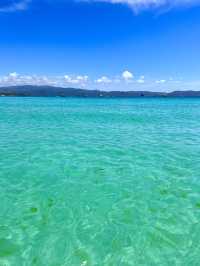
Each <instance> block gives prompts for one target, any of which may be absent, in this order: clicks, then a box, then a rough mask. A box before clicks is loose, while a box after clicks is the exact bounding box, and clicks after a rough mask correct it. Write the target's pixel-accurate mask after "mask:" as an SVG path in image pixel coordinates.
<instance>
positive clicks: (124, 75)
mask: <svg viewBox="0 0 200 266" xmlns="http://www.w3.org/2000/svg"><path fill="white" fill-rule="evenodd" d="M122 78H123V79H124V80H126V81H130V80H132V79H133V78H134V76H133V74H132V73H131V72H130V71H128V70H125V71H124V72H123V73H122Z"/></svg>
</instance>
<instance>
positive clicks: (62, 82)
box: [0, 72, 88, 87]
mask: <svg viewBox="0 0 200 266" xmlns="http://www.w3.org/2000/svg"><path fill="white" fill-rule="evenodd" d="M87 82H88V76H86V75H85V76H81V75H78V76H69V75H65V76H54V77H48V76H40V75H21V74H18V73H17V72H11V73H9V74H7V75H5V76H3V77H0V86H16V85H37V86H39V85H47V86H64V87H66V86H70V85H72V84H76V85H77V86H80V87H82V86H85V84H86V83H87Z"/></svg>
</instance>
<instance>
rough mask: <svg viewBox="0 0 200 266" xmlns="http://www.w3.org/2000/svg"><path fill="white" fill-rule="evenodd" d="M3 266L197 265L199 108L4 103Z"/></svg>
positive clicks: (143, 102)
mask: <svg viewBox="0 0 200 266" xmlns="http://www.w3.org/2000/svg"><path fill="white" fill-rule="evenodd" d="M0 265H2V266H8V265H9V266H10V265H12V266H16V265H19V266H29V265H31V266H32V265H37V266H43V265H44V266H46V265H48V266H78V265H79V266H88V265H92V266H93V265H94V266H97V265H98V266H128V265H129V266H130V265H133V266H138V265H139V266H140V265H145V266H154V265H158V266H162V265H170V266H172V265H173V266H174V265H178V266H189V265H192V266H193V265H194V266H198V265H200V99H64V98H6V97H1V98H0Z"/></svg>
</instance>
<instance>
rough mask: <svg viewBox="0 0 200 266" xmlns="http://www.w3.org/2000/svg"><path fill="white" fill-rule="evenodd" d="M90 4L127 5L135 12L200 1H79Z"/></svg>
mask: <svg viewBox="0 0 200 266" xmlns="http://www.w3.org/2000/svg"><path fill="white" fill-rule="evenodd" d="M79 1H87V2H88V1H89V2H108V3H111V4H126V5H128V6H130V7H131V8H133V9H134V10H135V11H138V10H140V9H147V8H159V7H165V8H173V7H178V6H185V7H189V6H192V5H200V0H79Z"/></svg>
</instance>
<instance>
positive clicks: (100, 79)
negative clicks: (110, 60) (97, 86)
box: [95, 76, 112, 83]
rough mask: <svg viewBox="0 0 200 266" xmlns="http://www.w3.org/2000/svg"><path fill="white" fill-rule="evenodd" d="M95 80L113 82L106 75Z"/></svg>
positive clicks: (97, 81)
mask: <svg viewBox="0 0 200 266" xmlns="http://www.w3.org/2000/svg"><path fill="white" fill-rule="evenodd" d="M95 82H96V83H111V82H112V80H111V79H109V78H108V77H106V76H102V77H101V78H98V79H97V80H96V81H95Z"/></svg>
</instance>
